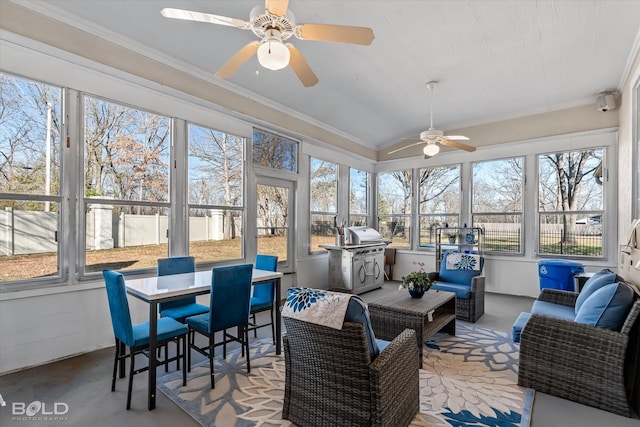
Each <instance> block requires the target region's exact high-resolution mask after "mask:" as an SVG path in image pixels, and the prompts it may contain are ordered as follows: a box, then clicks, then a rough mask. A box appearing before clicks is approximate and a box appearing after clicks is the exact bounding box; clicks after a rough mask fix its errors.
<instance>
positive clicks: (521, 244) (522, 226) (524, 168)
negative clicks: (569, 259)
mask: <svg viewBox="0 0 640 427" xmlns="http://www.w3.org/2000/svg"><path fill="white" fill-rule="evenodd" d="M539 155H540V154H535V156H536V158H537V157H538V156H539ZM526 157H527V156H526V155H522V156H512V157H501V158H492V159H486V160H478V161H475V162H470V167H471V183H470V195H469V196H470V198H471V204H470V206H469V210H470V213H469V214H470V216H471V224H472V227H477V225H476V221H475V218H476V216H520V233H519V242H518V245H519V247H520V250H519V251H517V252H511V251H499V250H490V249H487V234H486V230H485V236H484V247H485V253H487V254H493V255H500V256H525V242H526V236H525V217H526V215H525V212H526V206H527V203H526V191H527V188H526V185H525V184H526V176H527V161H526ZM511 159H521V160H522V175H521V176H520V186H521V189H522V190H521V191H522V192H521V195H520V199H521V205H520V211H518V212H515V211H514V212H508V211H503V212H481V211H475V210H474V194H475V179H474V173H473V172H474V170H473V168H474V165H475V164H478V163H488V162H497V161H507V160H511ZM536 174H537V172H536ZM536 176H537V175H536ZM537 239H539V236H538V237H537Z"/></svg>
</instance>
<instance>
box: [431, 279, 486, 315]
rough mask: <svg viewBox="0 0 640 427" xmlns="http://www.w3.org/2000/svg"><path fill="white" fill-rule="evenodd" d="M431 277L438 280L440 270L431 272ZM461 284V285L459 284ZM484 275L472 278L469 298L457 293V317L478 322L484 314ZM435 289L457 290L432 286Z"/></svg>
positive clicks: (435, 280)
mask: <svg viewBox="0 0 640 427" xmlns="http://www.w3.org/2000/svg"><path fill="white" fill-rule="evenodd" d="M429 278H430V279H431V280H433V281H434V282H438V280H439V278H440V274H439V273H438V272H435V271H434V272H431V273H429ZM458 286H460V285H458ZM484 287H485V286H484V276H476V277H474V278H472V279H471V287H469V298H458V296H457V294H456V319H458V320H462V321H464V322H471V323H476V322H477V321H478V319H480V318H481V317H482V315H483V314H484ZM432 288H433V289H440V290H444V291H450V292H455V291H456V290H455V289H451V288H449V287H441V286H438V285H434V286H432Z"/></svg>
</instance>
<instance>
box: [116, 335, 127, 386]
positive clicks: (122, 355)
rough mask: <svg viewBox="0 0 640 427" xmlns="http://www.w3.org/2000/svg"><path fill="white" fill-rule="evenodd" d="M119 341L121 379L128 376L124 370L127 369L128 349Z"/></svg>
mask: <svg viewBox="0 0 640 427" xmlns="http://www.w3.org/2000/svg"><path fill="white" fill-rule="evenodd" d="M118 341H119V343H120V344H119V345H118V350H119V351H120V363H119V365H120V378H124V377H125V376H126V374H125V373H124V370H125V369H126V367H127V366H126V361H127V357H126V354H127V348H126V346H125V345H124V343H123V342H122V341H120V340H118Z"/></svg>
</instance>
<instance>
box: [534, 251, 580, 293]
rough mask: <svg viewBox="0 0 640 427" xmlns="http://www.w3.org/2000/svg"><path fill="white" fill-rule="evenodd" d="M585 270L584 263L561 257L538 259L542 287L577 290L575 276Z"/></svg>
mask: <svg viewBox="0 0 640 427" xmlns="http://www.w3.org/2000/svg"><path fill="white" fill-rule="evenodd" d="M582 272H584V264H582V263H579V262H575V261H565V260H561V259H549V260H542V261H538V277H540V289H541V290H542V288H551V289H560V290H563V291H572V292H573V291H575V290H576V287H575V281H574V278H573V276H574V275H575V274H578V273H582Z"/></svg>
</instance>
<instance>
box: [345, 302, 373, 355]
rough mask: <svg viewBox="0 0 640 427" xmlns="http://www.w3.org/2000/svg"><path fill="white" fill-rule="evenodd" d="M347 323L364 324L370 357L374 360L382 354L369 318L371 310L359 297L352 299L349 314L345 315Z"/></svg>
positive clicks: (348, 307)
mask: <svg viewBox="0 0 640 427" xmlns="http://www.w3.org/2000/svg"><path fill="white" fill-rule="evenodd" d="M344 321H345V322H353V323H362V325H363V326H364V331H365V333H366V336H367V345H368V346H369V356H370V357H371V360H374V359H375V358H376V357H377V356H378V354H380V348H379V346H378V343H377V341H376V336H375V334H374V333H373V328H372V327H371V319H370V318H369V310H367V306H366V305H365V303H364V302H363V301H362V300H361V299H360V298H358V297H355V296H354V297H351V299H350V300H349V305H348V306H347V312H346V313H345V314H344Z"/></svg>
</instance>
